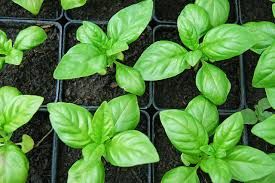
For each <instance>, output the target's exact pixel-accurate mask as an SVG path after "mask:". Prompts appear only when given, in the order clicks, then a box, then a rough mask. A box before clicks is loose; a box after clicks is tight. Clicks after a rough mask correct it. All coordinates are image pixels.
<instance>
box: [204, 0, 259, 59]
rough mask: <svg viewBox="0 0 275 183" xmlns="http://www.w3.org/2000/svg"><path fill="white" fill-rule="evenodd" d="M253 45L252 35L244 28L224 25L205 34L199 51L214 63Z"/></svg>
mask: <svg viewBox="0 0 275 183" xmlns="http://www.w3.org/2000/svg"><path fill="white" fill-rule="evenodd" d="M211 1H213V0H211ZM226 1H227V0H226ZM254 44H255V41H254V37H253V34H252V33H250V32H249V31H248V30H246V29H245V28H244V27H242V26H240V25H236V24H224V25H220V26H218V27H215V28H213V29H211V30H210V31H209V32H207V34H206V35H205V36H204V39H203V43H202V45H201V50H202V52H203V54H204V55H205V56H207V57H208V58H209V59H210V61H212V62H214V61H221V60H225V59H229V58H232V57H235V56H238V55H240V54H242V53H243V52H245V51H247V50H248V49H250V48H251V47H252V46H253V45H254Z"/></svg>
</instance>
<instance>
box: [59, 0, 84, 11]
mask: <svg viewBox="0 0 275 183" xmlns="http://www.w3.org/2000/svg"><path fill="white" fill-rule="evenodd" d="M86 2H87V0H61V6H62V8H63V9H64V10H69V9H73V8H78V7H81V6H83V5H85V4H86Z"/></svg>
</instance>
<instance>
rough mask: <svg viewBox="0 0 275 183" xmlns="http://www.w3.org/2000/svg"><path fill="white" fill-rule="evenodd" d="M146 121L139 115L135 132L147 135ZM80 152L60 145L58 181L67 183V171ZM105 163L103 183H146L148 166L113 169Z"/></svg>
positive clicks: (79, 157) (145, 118)
mask: <svg viewBox="0 0 275 183" xmlns="http://www.w3.org/2000/svg"><path fill="white" fill-rule="evenodd" d="M147 129H148V119H147V117H146V116H145V115H144V114H143V113H141V116H140V123H139V126H138V127H137V130H139V131H141V132H142V133H144V134H147ZM81 156H82V155H81V150H76V149H72V148H70V147H68V146H66V145H65V144H63V143H61V144H60V149H59V156H58V163H59V164H58V166H59V168H58V180H57V182H60V183H63V182H66V181H67V177H68V170H69V169H70V167H71V166H72V165H73V164H74V162H76V161H77V160H79V159H81ZM104 163H105V166H104V167H105V182H106V183H130V182H131V183H132V182H135V183H148V165H141V166H136V167H131V168H120V167H114V166H112V165H110V164H109V163H106V162H105V160H104Z"/></svg>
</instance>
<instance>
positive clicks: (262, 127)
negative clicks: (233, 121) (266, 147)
mask: <svg viewBox="0 0 275 183" xmlns="http://www.w3.org/2000/svg"><path fill="white" fill-rule="evenodd" d="M274 131H275V115H272V116H271V117H269V118H267V119H266V120H264V121H263V122H260V123H258V124H256V125H255V126H254V127H253V128H252V130H251V132H252V133H253V134H254V135H256V136H258V137H260V138H262V139H264V140H265V141H266V142H268V143H270V144H273V145H275V133H274Z"/></svg>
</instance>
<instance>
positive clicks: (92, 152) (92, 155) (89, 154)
mask: <svg viewBox="0 0 275 183" xmlns="http://www.w3.org/2000/svg"><path fill="white" fill-rule="evenodd" d="M82 155H83V157H84V160H85V161H87V162H91V161H101V157H102V156H104V155H105V145H104V144H96V143H90V144H88V145H86V146H85V147H84V148H83V149H82Z"/></svg>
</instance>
